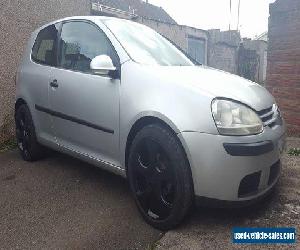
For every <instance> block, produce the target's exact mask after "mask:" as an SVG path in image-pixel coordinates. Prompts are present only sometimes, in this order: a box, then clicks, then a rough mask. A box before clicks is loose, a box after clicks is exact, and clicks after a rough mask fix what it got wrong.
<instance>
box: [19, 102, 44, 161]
mask: <svg viewBox="0 0 300 250" xmlns="http://www.w3.org/2000/svg"><path fill="white" fill-rule="evenodd" d="M15 122H16V139H17V144H18V148H19V151H20V153H21V156H22V158H23V159H24V160H25V161H36V160H39V159H40V158H42V157H43V156H44V155H45V152H46V149H45V148H44V147H43V146H42V145H40V144H39V143H38V142H37V139H36V134H35V129H34V125H33V121H32V117H31V114H30V111H29V108H28V106H27V105H26V104H22V105H21V106H20V107H18V109H17V110H16V115H15Z"/></svg>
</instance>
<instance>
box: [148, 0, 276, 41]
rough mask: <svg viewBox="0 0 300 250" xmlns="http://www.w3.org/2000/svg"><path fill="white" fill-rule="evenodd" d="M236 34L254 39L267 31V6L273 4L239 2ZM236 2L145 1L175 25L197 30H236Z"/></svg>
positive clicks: (253, 0)
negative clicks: (161, 9) (158, 8)
mask: <svg viewBox="0 0 300 250" xmlns="http://www.w3.org/2000/svg"><path fill="white" fill-rule="evenodd" d="M240 1H241V3H240V4H241V6H240V22H239V30H240V32H241V35H242V37H249V38H255V36H257V35H260V34H262V33H263V32H265V31H267V30H268V17H269V4H270V3H273V2H275V0H240ZM238 2H239V0H232V13H231V15H230V0H184V1H179V0H149V3H152V4H154V5H157V6H161V7H162V8H164V9H165V10H166V11H167V12H168V13H169V15H170V16H171V17H173V18H174V19H175V21H176V22H177V23H179V24H182V25H188V26H192V27H195V28H199V29H205V30H207V29H221V30H228V28H229V21H230V20H231V21H230V22H231V29H235V30H236V29H237V25H238V23H237V20H238Z"/></svg>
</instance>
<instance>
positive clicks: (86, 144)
mask: <svg viewBox="0 0 300 250" xmlns="http://www.w3.org/2000/svg"><path fill="white" fill-rule="evenodd" d="M58 55H59V56H58V67H57V68H54V69H53V70H52V71H51V89H50V91H49V96H50V106H51V110H50V111H51V113H52V116H53V128H54V131H55V134H56V139H57V142H58V144H60V145H61V146H63V147H65V148H67V149H70V150H72V151H75V152H78V153H81V154H84V155H85V156H89V157H91V158H96V159H101V160H103V161H106V162H109V163H113V164H115V165H118V162H117V159H118V156H119V88H120V79H111V78H110V77H107V76H99V75H95V74H93V73H92V71H91V70H90V62H91V60H92V59H93V58H95V57H96V56H99V55H108V56H110V57H111V59H112V61H113V63H114V66H116V67H117V68H120V62H119V59H118V56H117V54H116V52H115V50H114V48H113V47H112V45H111V43H110V41H109V40H108V38H107V37H106V35H105V34H104V32H103V31H102V30H100V28H99V27H98V26H96V25H95V24H93V23H90V22H88V21H83V20H80V21H74V20H72V21H66V22H64V23H63V24H62V28H61V35H60V40H59V45H58Z"/></svg>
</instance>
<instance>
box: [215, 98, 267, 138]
mask: <svg viewBox="0 0 300 250" xmlns="http://www.w3.org/2000/svg"><path fill="white" fill-rule="evenodd" d="M212 114H213V117H214V120H215V123H216V126H217V128H218V131H219V133H220V134H221V135H253V134H259V133H261V132H262V131H263V128H264V127H263V124H262V121H261V119H260V118H259V116H258V115H257V114H256V113H255V112H254V111H253V110H252V109H250V108H248V107H247V106H246V105H243V104H240V103H237V102H234V101H230V100H222V99H215V100H214V101H213V102H212Z"/></svg>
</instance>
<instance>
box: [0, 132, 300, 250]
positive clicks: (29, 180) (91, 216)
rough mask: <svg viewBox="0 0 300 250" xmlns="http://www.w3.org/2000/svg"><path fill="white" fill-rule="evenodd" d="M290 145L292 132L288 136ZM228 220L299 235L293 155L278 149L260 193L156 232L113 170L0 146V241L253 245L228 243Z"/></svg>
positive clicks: (298, 167) (297, 168)
mask: <svg viewBox="0 0 300 250" xmlns="http://www.w3.org/2000/svg"><path fill="white" fill-rule="evenodd" d="M290 147H300V139H299V138H298V139H289V142H288V148H290ZM234 226H241V227H243V226H245V227H256V226H257V227H279V226H283V227H296V228H297V233H298V238H299V229H300V157H292V156H287V155H285V156H284V159H283V173H282V178H281V180H280V183H279V186H278V188H277V189H276V190H275V192H274V194H273V195H271V196H270V197H269V198H268V199H266V200H265V201H263V202H261V203H259V204H257V205H255V206H251V207H249V208H243V209H238V210H237V209H235V210H224V209H208V208H200V209H197V210H195V211H193V212H192V213H191V214H190V215H189V217H188V218H187V219H186V220H185V221H184V223H183V224H182V225H181V226H179V227H178V228H177V229H175V230H172V231H169V232H167V233H166V234H164V235H162V233H161V232H160V231H158V230H155V229H153V228H151V227H150V226H148V225H147V224H146V223H145V222H144V221H143V220H142V219H141V217H140V216H139V213H138V211H137V209H136V207H135V204H134V202H133V199H132V197H131V195H130V192H129V188H128V185H127V183H126V181H125V180H123V179H122V178H121V177H118V176H115V175H113V174H110V173H108V172H105V171H102V170H100V169H97V168H95V167H92V166H90V165H88V164H86V163H83V162H81V161H78V160H76V159H72V158H70V157H68V156H64V155H62V154H58V153H56V154H54V155H53V156H51V157H49V158H47V159H45V160H43V161H39V162H36V163H26V162H23V161H22V160H21V158H20V156H19V154H18V152H17V151H16V150H13V151H10V152H6V153H2V154H0V249H41V248H43V249H58V248H59V249H62V248H63V249H82V248H87V249H94V248H97V249H151V248H153V247H154V243H155V242H156V243H155V245H156V247H157V248H158V249H203V248H206V249H232V248H238V247H240V248H245V247H246V248H247V247H248V248H249V249H250V248H251V249H252V248H253V247H254V248H257V249H259V248H261V246H252V245H251V246H237V245H235V246H234V245H233V244H232V243H231V229H232V227H234ZM162 236H163V237H162ZM161 237H162V238H161ZM160 238H161V239H160ZM159 239H160V240H159ZM263 247H268V248H275V247H276V246H274V245H264V246H263ZM277 247H278V246H277ZM280 247H282V248H291V246H280ZM292 247H294V248H295V249H296V248H298V249H300V244H299V243H297V245H294V246H292Z"/></svg>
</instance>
